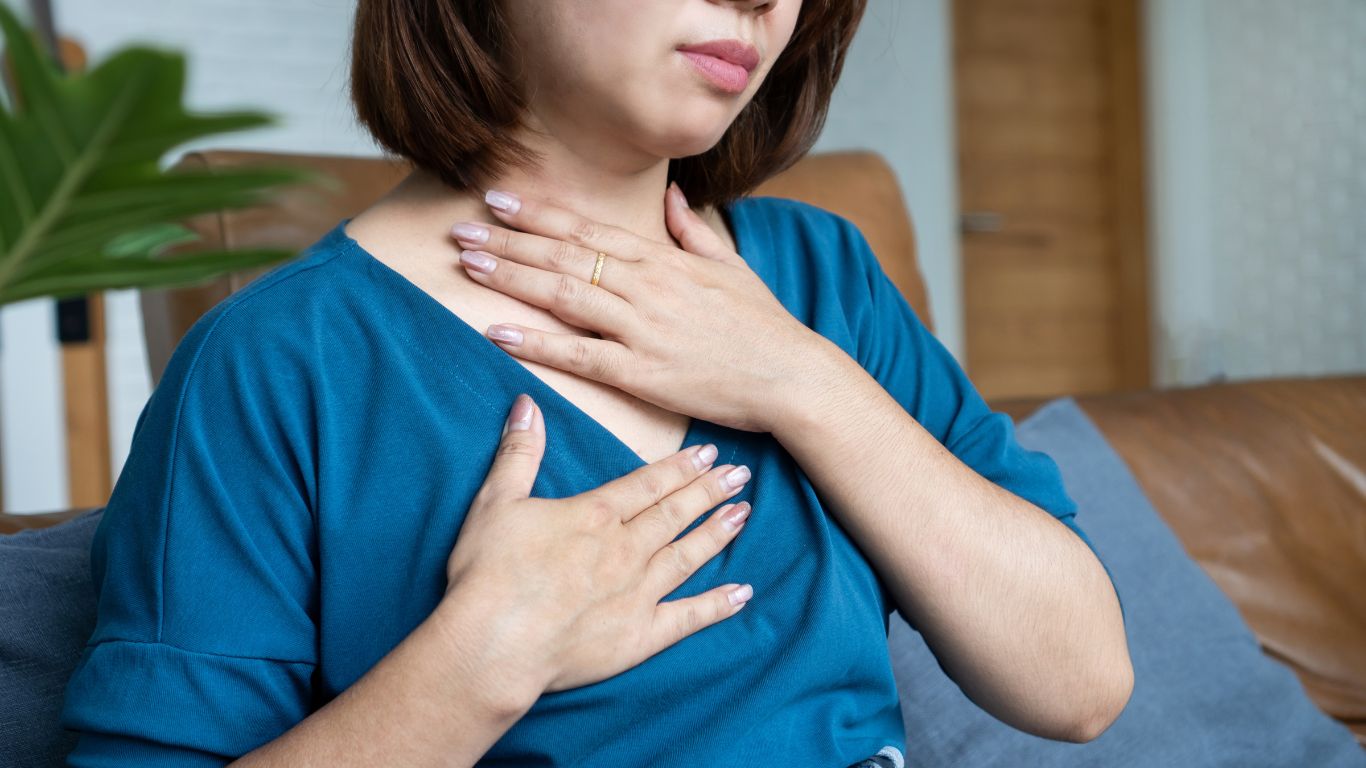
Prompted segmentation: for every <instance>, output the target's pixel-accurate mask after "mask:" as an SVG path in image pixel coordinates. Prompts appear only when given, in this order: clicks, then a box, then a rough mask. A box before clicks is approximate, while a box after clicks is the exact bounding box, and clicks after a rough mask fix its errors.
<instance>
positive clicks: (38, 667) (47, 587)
mask: <svg viewBox="0 0 1366 768" xmlns="http://www.w3.org/2000/svg"><path fill="white" fill-rule="evenodd" d="M103 514H104V508H103V507H96V508H95V509H91V510H89V511H87V512H85V513H83V514H81V515H78V516H76V517H73V518H71V519H70V520H67V521H65V522H63V523H61V524H59V525H54V526H52V527H50V528H40V529H36V530H32V531H20V532H19V533H15V534H11V535H8V536H0V765H2V766H6V768H37V767H39V766H41V767H42V768H47V766H60V765H62V764H63V762H64V761H65V757H66V754H67V753H68V752H70V751H71V749H72V748H73V747H75V746H76V734H74V733H71V732H69V731H66V730H63V729H62V727H61V726H60V725H59V723H58V715H59V714H60V712H61V709H62V699H63V695H64V694H65V692H66V684H67V681H68V680H70V679H71V673H72V672H73V671H75V669H76V662H77V661H79V660H80V657H81V650H82V649H83V648H84V647H85V643H86V641H88V640H89V639H90V634H91V633H92V632H94V631H95V591H94V587H93V586H92V585H91V583H90V541H91V538H92V537H93V536H94V535H95V527H96V526H97V525H99V522H100V517H101V516H103Z"/></svg>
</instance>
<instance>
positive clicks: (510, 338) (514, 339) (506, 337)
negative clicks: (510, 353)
mask: <svg viewBox="0 0 1366 768" xmlns="http://www.w3.org/2000/svg"><path fill="white" fill-rule="evenodd" d="M485 333H487V334H488V336H489V338H491V339H497V340H499V341H505V342H507V343H509V344H511V345H512V346H514V347H516V346H519V345H521V343H522V332H521V331H519V330H517V329H516V328H509V327H508V326H506V325H490V326H489V329H488V330H487V331H485Z"/></svg>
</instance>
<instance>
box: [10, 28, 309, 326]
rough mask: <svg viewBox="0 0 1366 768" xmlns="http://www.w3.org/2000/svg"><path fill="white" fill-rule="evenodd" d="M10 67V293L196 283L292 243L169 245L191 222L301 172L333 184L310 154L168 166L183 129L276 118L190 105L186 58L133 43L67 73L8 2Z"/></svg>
mask: <svg viewBox="0 0 1366 768" xmlns="http://www.w3.org/2000/svg"><path fill="white" fill-rule="evenodd" d="M0 31H2V32H3V35H4V40H5V47H6V51H7V53H8V55H9V58H10V61H11V66H12V71H13V73H14V83H15V86H14V91H13V92H8V93H6V97H7V98H6V101H7V102H8V104H9V105H10V106H9V108H5V107H3V106H0V200H3V201H4V202H3V203H0V304H4V303H7V302H11V301H19V300H22V299H26V298H34V297H37V296H44V295H48V296H59V295H61V296H67V295H75V294H78V293H81V292H92V291H100V290H106V289H120V288H130V287H167V286H170V285H175V284H194V283H199V282H202V281H204V280H207V279H209V278H212V277H215V276H217V275H220V274H222V273H224V272H230V271H235V270H238V269H247V268H253V267H258V266H262V265H264V264H267V263H271V261H272V260H274V261H284V260H286V259H288V258H290V257H292V256H293V255H294V254H292V253H291V252H289V251H287V250H283V249H268V250H255V251H244V252H242V254H241V255H240V256H238V255H234V253H232V252H215V253H211V254H194V255H193V256H188V255H186V254H179V255H177V256H175V257H173V258H162V257H161V256H162V254H163V253H164V252H165V251H166V250H167V249H168V248H170V247H171V246H172V245H176V244H180V243H185V242H187V241H189V240H192V239H193V238H194V235H193V233H192V232H191V231H190V230H188V229H186V228H185V227H184V226H183V225H182V222H183V221H184V220H186V219H188V218H190V217H193V216H197V215H201V214H204V213H208V212H213V211H223V210H230V209H235V208H242V207H248V206H253V205H260V204H262V203H263V202H266V201H268V200H269V199H270V196H271V195H272V194H273V193H275V192H276V191H277V190H278V189H279V188H280V187H283V186H285V185H291V184H321V185H322V186H332V187H334V188H335V183H329V182H331V179H330V177H328V176H326V175H325V174H322V173H321V172H318V171H312V170H306V169H301V168H292V167H285V168H261V167H250V166H244V167H235V168H215V169H204V170H192V169H183V168H182V169H172V170H168V171H162V170H161V169H160V167H159V163H160V160H161V158H162V157H164V156H165V155H166V153H167V152H169V151H170V150H171V149H173V148H175V147H176V146H179V145H181V144H183V143H185V142H187V141H193V140H196V139H201V138H203V137H205V136H212V135H216V134H220V133H224V132H229V131H240V130H246V129H251V128H259V127H262V126H266V125H270V124H272V123H273V122H274V118H273V117H271V116H270V115H267V114H265V113H261V112H255V111H232V112H223V113H218V114H192V113H189V112H187V111H186V110H185V108H184V105H183V103H182V99H183V96H184V85H185V59H184V57H183V56H182V55H181V54H180V53H178V52H175V51H169V50H164V49H158V48H151V47H142V46H133V47H128V48H124V49H122V50H119V51H117V52H115V53H113V54H111V55H110V56H109V57H107V58H106V59H104V60H103V61H101V62H100V63H99V64H98V66H96V67H95V68H94V69H92V70H91V71H90V72H88V73H76V74H70V75H64V74H62V73H61V72H59V71H58V70H57V68H56V66H55V65H54V64H53V62H51V61H50V60H49V59H48V58H47V57H46V56H45V55H43V54H42V53H40V52H39V50H38V48H37V46H36V45H35V43H34V38H33V35H32V33H31V32H29V31H28V30H26V29H24V28H23V27H22V26H21V25H20V23H19V22H18V20H17V19H16V17H15V16H14V15H13V13H12V12H11V11H10V10H9V9H8V8H6V7H5V6H4V4H0Z"/></svg>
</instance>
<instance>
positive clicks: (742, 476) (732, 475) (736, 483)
mask: <svg viewBox="0 0 1366 768" xmlns="http://www.w3.org/2000/svg"><path fill="white" fill-rule="evenodd" d="M748 479H749V467H747V466H745V465H744V464H741V465H740V466H738V467H736V468H735V469H732V470H731V471H729V472H727V473H726V485H728V486H730V487H731V488H732V489H734V488H739V487H740V486H742V485H744V484H745V481H746V480H748Z"/></svg>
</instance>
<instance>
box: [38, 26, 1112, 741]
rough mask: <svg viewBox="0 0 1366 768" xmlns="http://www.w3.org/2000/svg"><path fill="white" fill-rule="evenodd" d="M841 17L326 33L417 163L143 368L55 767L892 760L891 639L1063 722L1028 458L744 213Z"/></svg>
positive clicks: (1001, 698)
mask: <svg viewBox="0 0 1366 768" xmlns="http://www.w3.org/2000/svg"><path fill="white" fill-rule="evenodd" d="M862 12H863V2H861V0H860V1H857V2H837V1H836V0H805V2H801V1H800V0H791V1H789V0H772V1H771V2H761V1H759V0H744V1H741V0H654V1H653V2H649V3H641V2H638V0H503V2H499V3H485V2H477V1H476V0H445V1H444V2H438V1H436V0H424V1H420V2H413V1H412V0H362V1H361V2H360V4H359V10H358V13H357V17H356V28H355V40H354V50H353V54H354V59H353V71H352V89H353V91H352V92H353V98H354V100H355V103H356V106H357V109H358V112H359V114H360V117H361V119H362V122H363V123H364V124H365V125H366V126H367V127H368V128H369V130H370V131H371V132H372V133H373V134H374V135H375V136H376V138H377V139H378V140H379V141H380V142H381V143H382V144H383V145H384V146H385V147H387V148H388V149H390V150H391V151H393V152H395V153H397V154H399V155H402V156H405V157H407V158H409V159H411V160H412V161H414V164H415V167H416V170H415V171H414V172H413V173H412V175H411V176H409V177H408V178H407V179H406V180H405V181H404V183H402V184H401V185H399V187H398V188H397V189H395V190H394V191H393V192H392V193H390V194H389V195H387V196H386V197H385V198H384V199H382V200H380V201H379V202H378V203H376V204H375V205H374V206H372V207H371V208H369V209H367V210H366V211H364V212H362V213H360V214H359V215H357V216H356V217H355V218H353V219H348V220H344V221H342V222H340V223H339V224H338V225H337V226H336V228H334V229H333V230H332V231H331V232H330V233H328V234H327V235H326V236H325V237H324V238H323V239H322V240H320V241H319V242H318V243H316V244H315V245H314V246H313V247H312V248H310V249H309V250H308V251H307V252H306V253H304V254H303V255H302V256H301V257H300V258H299V259H297V260H294V261H292V262H290V263H289V264H287V265H284V266H282V267H280V268H277V269H275V270H273V271H272V272H271V273H270V274H269V275H266V276H264V277H262V278H260V279H259V280H257V281H255V282H254V283H253V284H252V285H250V286H247V287H246V288H244V289H242V290H241V291H239V292H237V293H236V294H234V295H233V296H232V297H230V298H228V299H227V300H225V301H223V302H222V303H220V304H219V305H217V306H216V307H214V308H213V309H212V310H210V311H209V312H208V313H207V314H206V315H205V316H204V317H203V318H201V319H200V321H199V322H198V323H196V325H195V326H194V328H193V329H191V331H190V332H189V333H188V334H187V336H186V338H185V339H183V340H182V341H181V343H180V345H179V346H178V347H177V349H176V352H175V355H174V356H173V359H172V360H171V362H170V364H169V366H168V368H167V371H166V373H165V374H164V376H163V379H162V381H161V383H160V384H159V386H158V387H157V390H156V391H155V392H154V393H153V396H152V398H151V400H150V401H149V403H148V405H147V407H146V409H145V410H144V412H143V414H142V416H141V418H140V419H139V423H138V428H137V431H136V433H135V436H134V440H133V447H132V451H131V453H130V456H129V459H128V462H127V464H126V466H125V469H124V471H123V473H122V474H121V475H120V478H119V481H118V483H117V485H116V487H115V489H114V493H113V495H112V497H111V499H110V502H109V505H108V506H107V508H106V512H105V516H104V519H103V522H102V523H101V526H100V529H99V530H98V532H97V534H96V540H95V543H94V550H93V553H92V554H93V560H92V563H93V569H94V572H95V578H96V583H97V588H98V589H99V592H100V594H99V623H98V625H97V627H96V629H95V632H94V634H93V636H92V638H91V642H90V644H89V646H88V647H87V649H86V651H85V653H84V655H83V657H82V659H81V662H80V665H79V667H78V669H77V671H76V674H75V675H74V676H73V678H72V681H71V684H70V686H69V688H68V696H67V701H66V707H65V709H64V711H63V722H64V723H65V724H66V726H67V727H69V728H72V729H74V730H77V731H80V733H81V739H80V742H79V744H78V746H77V747H76V750H75V752H74V753H73V754H72V757H71V764H73V765H106V764H114V763H123V764H139V765H161V764H167V765H170V764H175V765H186V764H198V763H203V764H222V763H223V762H225V761H228V760H232V759H235V758H239V757H240V758H243V759H241V760H240V761H239V762H240V763H241V764H244V765H250V764H259V765H295V764H311V763H317V764H326V765H344V764H366V765H373V764H395V765H399V764H401V765H410V764H411V765H421V764H431V765H437V764H440V765H453V764H460V765H469V764H474V763H478V764H481V765H484V764H488V765H494V764H497V765H517V766H531V765H546V766H552V765H554V766H561V765H579V766H590V765H591V766H598V765H605V766H635V765H647V764H656V763H661V762H666V763H668V764H670V765H688V766H692V765H698V766H703V765H705V766H722V765H752V764H781V765H797V766H821V767H822V768H824V767H827V766H847V765H851V764H859V765H869V766H871V765H895V766H900V765H902V753H903V751H904V750H905V747H906V745H905V743H904V732H903V729H902V719H901V711H900V707H899V703H898V697H897V692H896V688H895V682H894V680H893V677H892V672H891V667H890V662H889V659H888V654H887V646H886V630H887V620H888V616H889V614H890V613H891V611H892V610H894V609H897V608H900V609H901V610H902V613H903V614H904V615H905V616H906V617H907V618H908V620H910V621H911V622H912V623H913V624H915V625H916V626H917V628H918V629H920V631H921V632H923V633H924V635H925V637H926V639H927V641H929V642H930V644H931V646H932V648H933V649H934V650H935V652H936V654H937V656H938V657H939V658H940V659H941V660H942V661H943V664H944V666H945V669H946V670H947V671H949V672H950V673H951V674H952V675H953V676H954V677H955V679H956V680H957V681H958V682H959V683H960V685H962V687H963V689H964V691H965V692H967V693H968V695H970V696H971V697H972V698H973V699H974V700H975V701H977V702H978V703H979V704H981V705H982V706H983V707H984V708H987V709H988V710H989V711H991V712H992V713H993V714H995V715H996V716H998V717H1000V718H1002V719H1003V720H1006V721H1007V722H1010V723H1012V724H1013V725H1016V726H1017V727H1020V728H1022V729H1025V730H1029V731H1031V732H1034V733H1037V734H1040V735H1044V736H1048V737H1052V738H1060V739H1069V740H1076V741H1081V740H1085V739H1088V738H1092V737H1094V735H1095V734H1096V733H1098V732H1099V731H1100V730H1103V729H1104V728H1105V727H1106V726H1107V725H1108V724H1109V722H1111V721H1112V720H1113V719H1114V717H1115V716H1116V715H1117V713H1118V711H1119V710H1120V709H1121V708H1122V707H1123V705H1124V703H1125V701H1126V700H1127V697H1128V693H1129V690H1130V687H1131V685H1132V672H1131V669H1130V667H1129V663H1128V656H1127V650H1126V647H1125V645H1124V631H1123V621H1122V618H1123V616H1122V609H1121V606H1120V605H1119V602H1118V598H1117V596H1116V595H1115V593H1114V591H1113V589H1112V586H1111V584H1110V582H1109V580H1108V578H1107V571H1106V569H1105V568H1104V567H1103V565H1102V564H1101V563H1100V562H1099V561H1098V560H1097V559H1096V558H1095V556H1094V554H1093V553H1092V551H1091V549H1090V548H1089V544H1090V542H1089V541H1088V540H1087V539H1086V537H1085V536H1084V534H1082V532H1081V529H1080V528H1079V527H1077V525H1076V524H1075V522H1074V521H1073V517H1074V515H1075V512H1076V509H1075V505H1074V504H1073V503H1072V501H1071V500H1070V499H1069V498H1068V496H1067V495H1066V492H1065V490H1064V488H1063V486H1062V482H1061V479H1060V477H1059V475H1058V472H1057V468H1056V466H1055V465H1054V464H1053V463H1052V462H1051V461H1050V460H1049V459H1048V457H1047V456H1045V455H1043V454H1039V453H1034V452H1029V451H1025V450H1024V449H1022V448H1021V447H1020V446H1019V445H1018V444H1017V443H1016V442H1015V441H1014V438H1013V434H1012V427H1011V422H1010V421H1009V419H1008V418H1007V417H1006V416H1004V415H1002V414H995V413H992V412H991V411H990V410H989V409H988V408H987V406H986V405H985V403H984V402H983V401H982V399H981V397H980V396H979V395H978V394H977V392H976V391H975V389H973V387H972V386H971V384H970V383H969V382H968V381H967V379H966V378H965V377H964V376H963V372H962V371H961V369H960V368H959V367H958V366H957V365H956V363H955V362H954V360H953V358H952V357H951V356H950V355H949V354H948V353H947V351H946V350H945V349H944V348H943V347H942V346H941V345H940V344H939V343H938V342H937V341H936V340H935V339H934V337H933V336H931V335H930V334H929V333H928V331H927V330H926V329H925V327H924V326H923V325H922V324H920V322H919V320H918V319H917V318H916V317H915V314H914V312H913V311H912V310H911V309H910V307H909V305H907V303H906V302H905V300H904V299H903V298H902V297H901V296H900V294H899V293H898V292H897V290H896V288H895V287H894V286H893V284H892V283H891V281H890V280H889V279H888V278H887V276H886V275H885V274H884V273H883V272H882V271H881V269H880V266H879V265H878V261H877V259H876V257H875V256H874V255H873V253H872V252H871V250H870V249H869V248H868V245H867V242H866V241H865V240H864V239H863V237H862V236H861V235H860V234H859V232H858V230H857V229H856V228H855V227H854V226H853V225H852V224H850V223H849V222H848V221H847V220H845V219H842V218H840V217H838V216H835V215H833V214H830V213H828V212H826V211H823V210H821V209H819V208H815V207H813V206H810V205H806V204H803V203H797V202H794V201H788V200H781V199H777V198H755V197H745V196H744V193H746V192H747V191H749V190H751V189H753V188H754V186H756V185H757V184H758V183H759V182H761V181H762V180H763V179H765V178H767V177H768V176H770V175H772V174H773V173H775V172H777V171H779V170H781V169H782V168H785V167H787V166H788V165H790V164H791V163H792V162H795V160H796V159H797V158H798V157H800V156H801V155H802V154H803V153H804V152H805V151H806V150H807V149H808V148H809V147H810V146H811V143H812V141H813V140H814V137H815V135H816V134H817V133H818V131H819V129H820V125H821V123H822V120H823V116H824V113H825V109H826V107H827V105H828V101H829V97H830V93H831V90H832V89H833V87H834V84H835V81H836V79H837V78H838V75H839V72H840V69H841V64H842V61H843V58H844V54H845V50H846V48H847V46H848V44H849V41H850V39H851V37H852V35H853V32H854V29H855V27H856V25H857V23H858V21H859V19H860V17H861V15H862ZM714 40H731V41H732V42H730V43H728V44H727V43H721V44H717V45H710V46H709V45H705V43H707V42H708V41H714ZM670 181H676V182H677V185H678V187H679V189H674V188H672V186H671V185H669V182H670ZM666 189H668V190H669V191H668V192H666ZM688 199H691V200H692V202H693V204H694V205H696V206H697V207H698V209H697V210H696V211H695V210H693V209H692V208H690V207H689V205H688V203H687V200H688ZM504 324H506V325H507V326H509V327H510V329H511V330H513V331H520V332H521V333H520V343H517V341H516V339H518V338H519V337H518V336H517V334H515V333H514V334H508V335H505V334H499V333H498V332H497V331H496V328H494V327H493V326H499V325H504ZM477 329H484V330H483V331H480V330H477ZM500 430H501V435H499V436H497V437H495V435H498V433H499V431H500ZM717 461H720V462H721V464H719V465H717V464H716V462H717ZM721 502H727V503H725V504H723V505H722V506H720V507H719V508H718V509H716V512H715V513H714V514H711V515H706V512H707V510H709V509H711V508H712V507H713V506H715V505H717V504H719V503H721ZM751 504H752V509H751V508H750V505H751ZM746 513H752V514H749V517H748V518H747V517H746ZM742 530H743V535H741V532H742ZM751 597H753V602H752V604H749V603H746V601H747V600H749V599H750V598H751Z"/></svg>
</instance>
